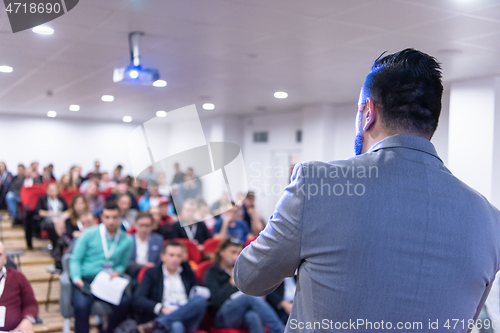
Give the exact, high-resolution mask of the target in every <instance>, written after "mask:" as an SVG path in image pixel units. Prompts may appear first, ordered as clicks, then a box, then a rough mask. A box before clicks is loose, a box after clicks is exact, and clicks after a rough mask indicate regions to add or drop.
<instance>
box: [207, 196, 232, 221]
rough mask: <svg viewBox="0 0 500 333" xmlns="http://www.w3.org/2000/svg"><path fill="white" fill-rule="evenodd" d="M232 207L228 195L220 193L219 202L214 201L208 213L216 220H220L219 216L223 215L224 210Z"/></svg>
mask: <svg viewBox="0 0 500 333" xmlns="http://www.w3.org/2000/svg"><path fill="white" fill-rule="evenodd" d="M232 206H233V205H232V204H231V200H229V195H228V194H227V192H224V193H222V195H221V197H220V199H219V201H216V202H215V203H214V204H213V205H212V208H211V209H210V213H212V215H213V216H214V217H216V218H220V215H221V214H222V213H224V212H225V211H226V210H228V209H230V208H231V207H232Z"/></svg>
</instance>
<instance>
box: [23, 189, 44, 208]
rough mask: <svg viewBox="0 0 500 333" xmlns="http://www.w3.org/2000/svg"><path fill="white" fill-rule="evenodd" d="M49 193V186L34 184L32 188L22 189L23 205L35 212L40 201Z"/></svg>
mask: <svg viewBox="0 0 500 333" xmlns="http://www.w3.org/2000/svg"><path fill="white" fill-rule="evenodd" d="M46 192H47V184H33V186H31V187H24V186H23V187H21V194H20V197H21V203H22V205H23V207H28V209H29V210H35V208H36V203H37V202H38V199H39V198H40V197H41V196H43V195H45V194H46Z"/></svg>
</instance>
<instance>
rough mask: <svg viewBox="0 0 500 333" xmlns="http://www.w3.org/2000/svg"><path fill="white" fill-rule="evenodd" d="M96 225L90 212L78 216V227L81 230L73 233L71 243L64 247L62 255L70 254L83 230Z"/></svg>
mask: <svg viewBox="0 0 500 333" xmlns="http://www.w3.org/2000/svg"><path fill="white" fill-rule="evenodd" d="M96 224H97V219H96V217H95V216H94V214H92V213H91V212H90V210H87V211H85V212H83V213H82V215H81V216H80V220H79V223H78V226H79V228H80V227H81V229H78V231H75V232H73V238H72V239H71V241H69V243H68V245H67V247H66V251H65V252H64V253H72V252H73V247H74V246H75V243H76V240H77V239H78V237H79V236H80V235H81V234H82V232H84V231H85V230H87V229H88V228H90V227H92V226H94V225H96Z"/></svg>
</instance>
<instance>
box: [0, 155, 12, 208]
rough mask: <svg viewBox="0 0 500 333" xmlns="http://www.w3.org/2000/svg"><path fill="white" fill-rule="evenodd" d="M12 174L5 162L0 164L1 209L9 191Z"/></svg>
mask: <svg viewBox="0 0 500 333" xmlns="http://www.w3.org/2000/svg"><path fill="white" fill-rule="evenodd" d="M12 178H14V177H13V176H12V174H11V173H10V172H9V171H8V170H7V165H6V164H5V162H0V209H1V208H2V206H3V205H4V201H5V196H6V195H7V192H8V191H9V187H10V182H11V181H12Z"/></svg>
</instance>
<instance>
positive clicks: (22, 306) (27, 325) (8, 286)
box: [0, 242, 38, 333]
mask: <svg viewBox="0 0 500 333" xmlns="http://www.w3.org/2000/svg"><path fill="white" fill-rule="evenodd" d="M6 264H7V255H6V254H5V247H4V246H3V244H2V243H1V242H0V331H12V332H21V333H33V324H34V323H35V318H36V317H37V316H38V303H37V301H36V299H35V295H34V293H33V288H31V285H30V283H29V281H28V279H26V277H25V276H24V275H23V273H21V272H19V271H17V270H16V269H14V268H10V267H9V268H7V267H6V266H5V265H6Z"/></svg>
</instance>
